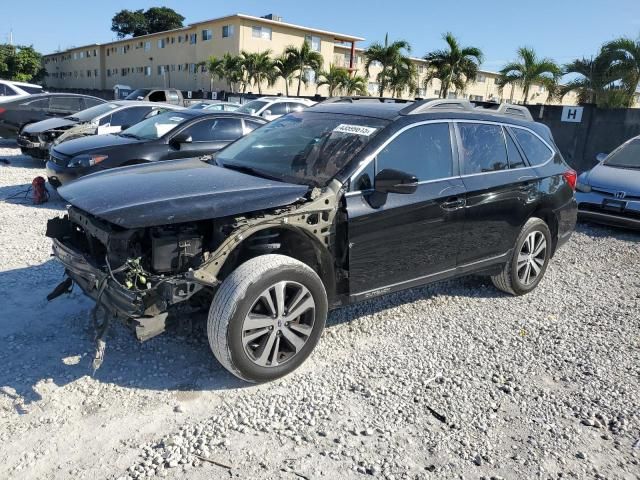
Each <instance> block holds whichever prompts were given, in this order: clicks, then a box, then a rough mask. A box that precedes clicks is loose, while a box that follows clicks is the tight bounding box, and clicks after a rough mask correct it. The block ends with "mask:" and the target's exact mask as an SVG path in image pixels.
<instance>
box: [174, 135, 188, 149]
mask: <svg viewBox="0 0 640 480" xmlns="http://www.w3.org/2000/svg"><path fill="white" fill-rule="evenodd" d="M191 142H193V139H192V138H191V135H189V134H187V133H179V134H178V135H176V136H175V137H173V138H172V139H171V142H170V143H171V146H172V147H174V148H180V145H182V144H183V143H191Z"/></svg>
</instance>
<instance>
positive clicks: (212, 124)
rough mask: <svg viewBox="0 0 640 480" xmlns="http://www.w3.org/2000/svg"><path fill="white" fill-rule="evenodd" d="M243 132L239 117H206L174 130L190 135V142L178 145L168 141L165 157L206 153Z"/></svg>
mask: <svg viewBox="0 0 640 480" xmlns="http://www.w3.org/2000/svg"><path fill="white" fill-rule="evenodd" d="M242 134H243V125H242V120H241V119H239V118H224V117H223V118H208V119H204V120H200V121H198V122H196V123H194V124H192V125H191V126H188V127H186V128H184V129H182V130H181V131H179V132H176V133H175V134H174V135H172V138H173V137H176V136H177V135H180V136H183V135H187V136H190V137H191V142H189V143H182V144H180V145H179V146H178V145H176V144H173V143H172V142H171V141H169V145H170V151H169V153H168V156H167V158H187V157H196V156H199V155H207V154H210V153H213V152H216V151H218V150H220V149H221V148H223V147H225V146H227V145H228V144H229V143H231V142H232V141H234V140H235V139H237V138H239V137H241V136H242Z"/></svg>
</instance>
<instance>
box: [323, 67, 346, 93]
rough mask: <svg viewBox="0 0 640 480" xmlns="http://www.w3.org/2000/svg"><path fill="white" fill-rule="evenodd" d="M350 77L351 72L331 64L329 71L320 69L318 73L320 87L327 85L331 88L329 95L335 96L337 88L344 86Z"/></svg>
mask: <svg viewBox="0 0 640 480" xmlns="http://www.w3.org/2000/svg"><path fill="white" fill-rule="evenodd" d="M348 78H349V72H348V71H347V70H346V69H345V68H342V67H336V66H335V65H329V71H320V72H319V73H318V84H317V85H318V88H319V87H322V86H323V85H326V86H327V88H328V89H329V96H330V97H333V95H334V92H335V91H336V90H340V89H342V88H344V86H345V84H346V82H347V80H348Z"/></svg>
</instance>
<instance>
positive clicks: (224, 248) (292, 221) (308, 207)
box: [187, 179, 344, 287]
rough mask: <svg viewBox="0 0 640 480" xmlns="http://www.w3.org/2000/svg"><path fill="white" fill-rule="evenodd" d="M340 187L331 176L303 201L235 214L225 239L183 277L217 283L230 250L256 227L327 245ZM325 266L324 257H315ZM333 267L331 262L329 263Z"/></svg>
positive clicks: (342, 189)
mask: <svg viewBox="0 0 640 480" xmlns="http://www.w3.org/2000/svg"><path fill="white" fill-rule="evenodd" d="M343 194H344V188H343V186H342V184H341V183H340V182H339V181H338V180H335V179H334V180H332V181H331V183H330V184H329V185H328V186H327V187H325V188H324V189H322V190H320V189H314V190H313V191H312V192H311V199H310V200H308V201H307V202H305V203H302V204H297V205H292V206H289V207H286V208H280V209H277V210H274V211H273V212H270V213H264V214H262V215H261V216H259V217H258V216H256V217H244V216H242V217H236V218H235V224H234V225H233V231H232V232H231V233H230V234H229V236H228V237H227V238H226V240H225V241H223V242H222V243H221V244H220V246H219V247H218V248H217V249H216V250H215V251H213V252H212V253H211V254H210V255H209V257H208V258H207V259H206V260H205V261H204V262H203V263H202V264H201V265H200V267H199V268H198V269H197V270H193V271H189V272H187V278H189V279H191V280H193V281H195V282H198V283H201V284H203V285H206V286H210V287H212V286H216V285H218V284H219V283H220V280H219V279H218V274H219V273H220V270H221V269H222V267H223V265H224V263H225V262H226V261H227V259H228V258H229V256H230V255H231V253H232V252H233V251H234V250H235V249H236V248H237V247H238V246H239V245H240V244H241V243H242V241H243V240H245V239H246V238H248V237H250V236H251V235H253V234H254V233H256V232H259V231H260V230H264V229H267V228H273V227H281V228H282V227H285V228H294V229H297V230H299V231H302V232H304V233H305V234H307V235H308V236H310V237H311V238H313V239H314V240H315V241H317V242H319V243H320V244H321V245H322V246H323V247H325V248H328V246H329V237H330V235H331V232H332V231H333V228H334V221H335V218H336V214H337V212H338V206H339V199H340V198H341V197H342V195H343ZM319 260H320V264H321V265H322V267H323V268H326V263H327V261H326V259H319ZM331 270H333V265H331Z"/></svg>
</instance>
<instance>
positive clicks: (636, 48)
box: [602, 37, 640, 106]
mask: <svg viewBox="0 0 640 480" xmlns="http://www.w3.org/2000/svg"><path fill="white" fill-rule="evenodd" d="M602 49H603V50H604V51H605V52H607V53H609V54H611V56H612V59H613V62H614V64H613V68H614V69H615V71H616V72H617V73H618V74H619V75H620V80H621V82H622V85H623V87H624V89H625V90H626V91H627V95H628V96H629V98H628V102H627V106H631V105H632V104H633V97H634V95H635V93H636V91H637V90H638V85H640V40H632V39H630V38H625V37H621V38H618V39H616V40H613V41H611V42H607V43H605V44H604V45H603V47H602Z"/></svg>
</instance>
